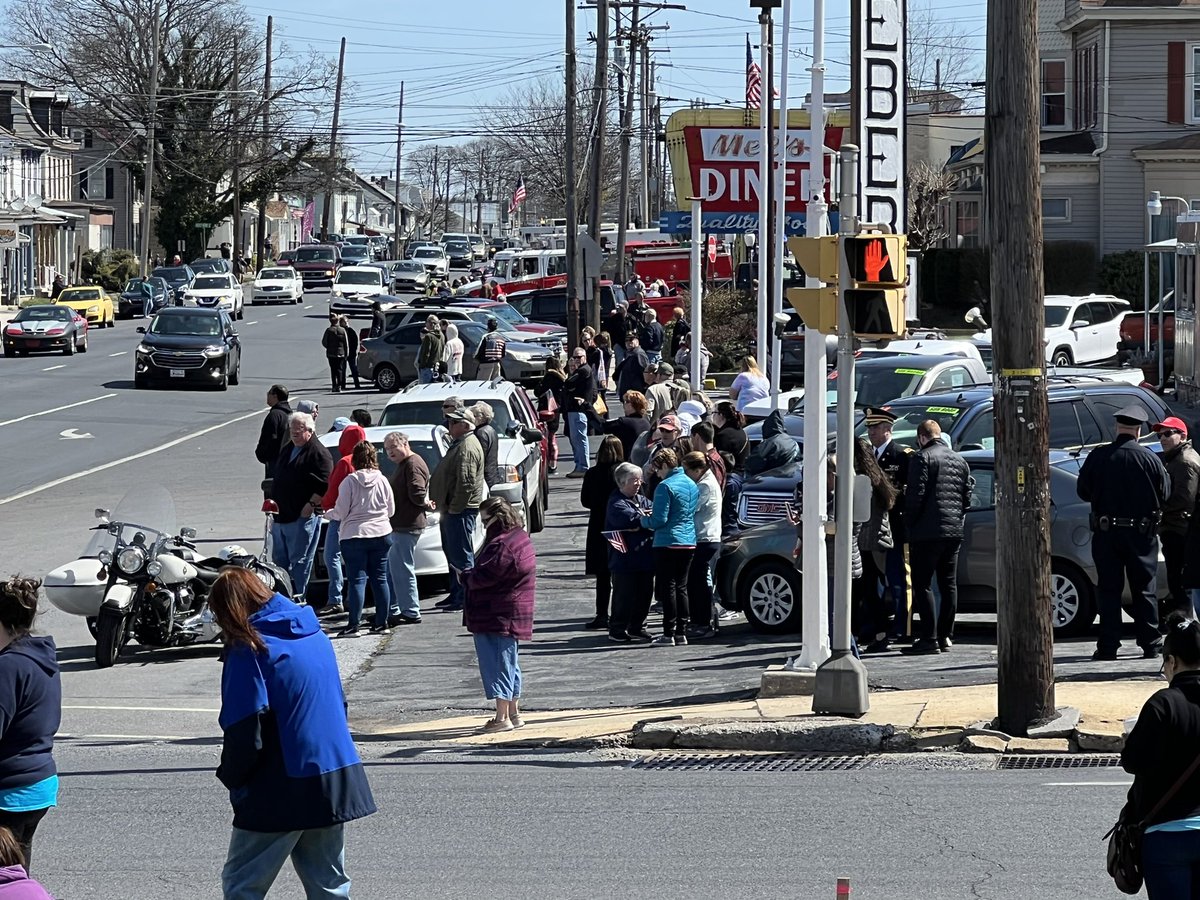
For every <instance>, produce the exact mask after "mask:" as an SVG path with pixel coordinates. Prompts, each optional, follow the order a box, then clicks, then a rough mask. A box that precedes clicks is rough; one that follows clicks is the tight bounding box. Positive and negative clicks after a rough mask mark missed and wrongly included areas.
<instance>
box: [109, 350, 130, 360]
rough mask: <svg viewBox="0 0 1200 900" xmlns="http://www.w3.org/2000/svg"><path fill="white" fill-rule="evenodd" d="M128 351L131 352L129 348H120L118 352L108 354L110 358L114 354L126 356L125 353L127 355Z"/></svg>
mask: <svg viewBox="0 0 1200 900" xmlns="http://www.w3.org/2000/svg"><path fill="white" fill-rule="evenodd" d="M128 352H129V351H128V350H119V351H117V352H116V353H110V354H108V358H109V359H112V358H113V357H114V356H124V355H125V354H126V353H128Z"/></svg>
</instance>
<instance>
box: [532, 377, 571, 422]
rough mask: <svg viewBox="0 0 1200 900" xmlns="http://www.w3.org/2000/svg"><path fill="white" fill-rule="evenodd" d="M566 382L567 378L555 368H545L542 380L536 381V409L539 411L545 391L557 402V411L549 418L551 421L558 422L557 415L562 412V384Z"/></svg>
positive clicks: (563, 400) (563, 399)
mask: <svg viewBox="0 0 1200 900" xmlns="http://www.w3.org/2000/svg"><path fill="white" fill-rule="evenodd" d="M566 383H567V379H566V378H564V377H563V376H562V375H560V374H559V373H558V370H557V369H547V370H546V374H545V375H543V376H542V380H541V381H539V382H538V386H537V387H536V388H534V391H533V393H534V396H535V397H536V398H537V400H538V410H539V411H541V409H542V408H543V407H542V397H543V396H545V395H546V394H547V393H549V394H550V396H552V397H553V398H554V402H555V403H557V404H558V413H557V414H556V415H555V416H554V418H553V419H551V421H552V422H558V419H559V416H560V415H561V414H562V413H563V403H564V402H565V398H564V396H563V385H565V384H566Z"/></svg>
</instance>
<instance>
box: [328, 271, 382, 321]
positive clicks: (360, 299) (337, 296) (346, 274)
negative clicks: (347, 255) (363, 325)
mask: <svg viewBox="0 0 1200 900" xmlns="http://www.w3.org/2000/svg"><path fill="white" fill-rule="evenodd" d="M387 294H388V284H387V273H386V272H385V271H384V270H383V269H382V268H381V267H380V266H342V267H341V268H340V269H338V270H337V274H336V275H334V276H333V285H332V286H331V287H330V289H329V311H330V312H335V313H344V314H345V315H348V316H370V315H371V304H372V303H374V302H375V301H376V300H380V301H383V302H387Z"/></svg>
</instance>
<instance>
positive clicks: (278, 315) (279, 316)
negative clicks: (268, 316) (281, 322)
mask: <svg viewBox="0 0 1200 900" xmlns="http://www.w3.org/2000/svg"><path fill="white" fill-rule="evenodd" d="M286 315H287V313H275V318H277V319H282V318H283V317H284V316H286Z"/></svg>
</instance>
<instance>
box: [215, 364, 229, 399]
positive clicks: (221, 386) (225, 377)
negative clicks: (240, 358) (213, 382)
mask: <svg viewBox="0 0 1200 900" xmlns="http://www.w3.org/2000/svg"><path fill="white" fill-rule="evenodd" d="M217 390H218V391H227V390H229V358H228V357H226V359H225V371H224V372H223V373H222V374H221V380H220V381H218V382H217Z"/></svg>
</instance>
